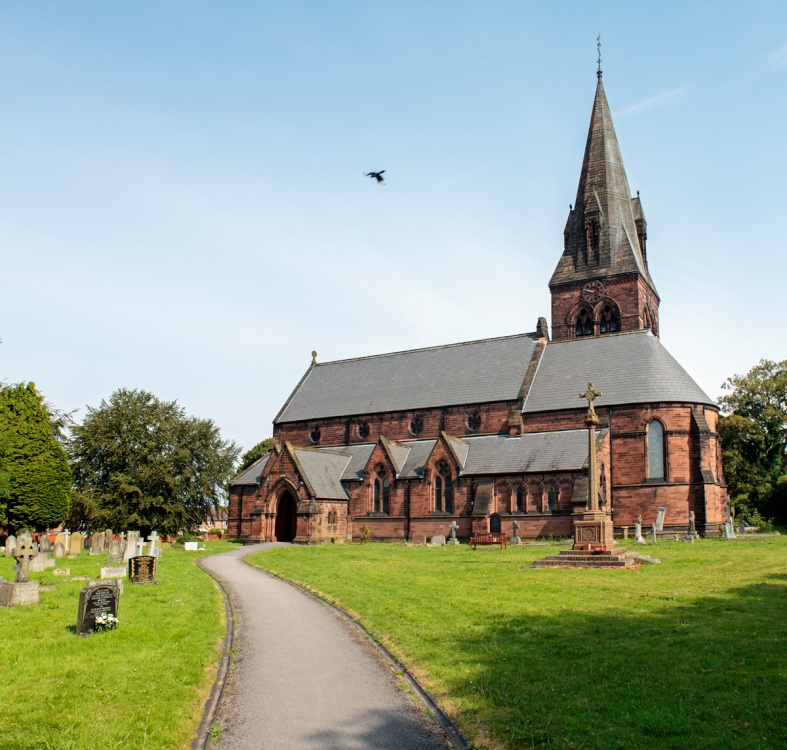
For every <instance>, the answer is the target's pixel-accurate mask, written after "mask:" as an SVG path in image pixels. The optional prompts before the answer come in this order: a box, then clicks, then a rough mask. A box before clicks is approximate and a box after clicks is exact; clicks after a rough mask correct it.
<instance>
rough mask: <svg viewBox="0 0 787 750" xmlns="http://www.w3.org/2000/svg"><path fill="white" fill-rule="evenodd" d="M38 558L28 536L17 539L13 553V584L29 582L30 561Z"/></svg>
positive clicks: (31, 539)
mask: <svg viewBox="0 0 787 750" xmlns="http://www.w3.org/2000/svg"><path fill="white" fill-rule="evenodd" d="M37 556H38V552H36V548H35V547H34V546H33V538H32V537H29V536H21V537H19V542H18V543H17V545H16V551H15V552H14V560H16V578H15V579H14V583H28V582H29V581H30V561H31V560H32V559H33V558H34V557H37Z"/></svg>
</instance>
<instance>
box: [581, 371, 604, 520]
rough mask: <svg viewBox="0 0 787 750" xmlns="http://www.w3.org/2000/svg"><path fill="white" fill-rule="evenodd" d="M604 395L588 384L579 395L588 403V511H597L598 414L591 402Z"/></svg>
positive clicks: (586, 423)
mask: <svg viewBox="0 0 787 750" xmlns="http://www.w3.org/2000/svg"><path fill="white" fill-rule="evenodd" d="M603 395H604V394H603V393H602V392H601V391H596V390H594V389H593V383H588V389H587V391H585V392H584V393H580V394H579V397H580V398H586V399H587V401H588V413H587V414H586V415H585V425H586V426H587V428H588V501H589V504H590V510H591V511H596V510H598V472H597V471H596V425H597V424H598V414H596V409H595V408H594V406H593V402H594V401H595V400H596V399H597V398H598V397H599V396H603Z"/></svg>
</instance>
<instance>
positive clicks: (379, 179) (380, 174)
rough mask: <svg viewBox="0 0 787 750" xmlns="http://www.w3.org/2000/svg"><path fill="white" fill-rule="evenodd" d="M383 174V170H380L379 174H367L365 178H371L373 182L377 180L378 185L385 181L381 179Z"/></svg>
mask: <svg viewBox="0 0 787 750" xmlns="http://www.w3.org/2000/svg"><path fill="white" fill-rule="evenodd" d="M383 172H385V170H384V169H381V170H380V171H379V172H367V173H366V175H365V176H366V177H373V178H374V179H375V180H377V182H378V183H380V182H384V181H385V180H384V179H383Z"/></svg>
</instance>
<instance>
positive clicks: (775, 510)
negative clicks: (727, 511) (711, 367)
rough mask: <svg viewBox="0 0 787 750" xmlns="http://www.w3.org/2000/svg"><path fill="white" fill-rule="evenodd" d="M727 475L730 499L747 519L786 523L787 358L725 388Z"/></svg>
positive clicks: (760, 367) (765, 364) (763, 364)
mask: <svg viewBox="0 0 787 750" xmlns="http://www.w3.org/2000/svg"><path fill="white" fill-rule="evenodd" d="M723 387H724V388H725V389H727V390H729V391H730V393H728V394H727V395H725V396H722V397H721V398H720V399H719V405H720V406H721V413H722V417H721V419H720V421H719V435H720V436H721V440H722V452H723V460H724V474H725V478H726V480H727V484H728V486H729V493H730V500H731V501H732V503H733V505H734V506H735V507H736V508H737V509H738V511H739V512H740V513H743V515H744V517H749V518H755V519H756V517H757V515H758V514H760V515H763V516H766V517H773V518H775V519H776V520H778V521H780V522H785V521H787V360H785V361H783V362H771V361H769V360H765V359H764V360H762V361H761V362H760V363H759V364H758V365H756V366H755V367H753V368H752V369H751V370H750V371H749V372H748V373H747V374H746V375H735V376H733V377H731V378H729V379H728V380H727V382H726V383H725V384H724V386H723Z"/></svg>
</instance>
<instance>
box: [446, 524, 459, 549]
mask: <svg viewBox="0 0 787 750" xmlns="http://www.w3.org/2000/svg"><path fill="white" fill-rule="evenodd" d="M448 528H450V529H451V538H450V539H449V540H448V542H447V544H451V545H457V544H459V540H458V539H457V538H456V530H457V529H458V528H459V524H458V523H457V522H456V521H451V525H450V526H449V527H448Z"/></svg>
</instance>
